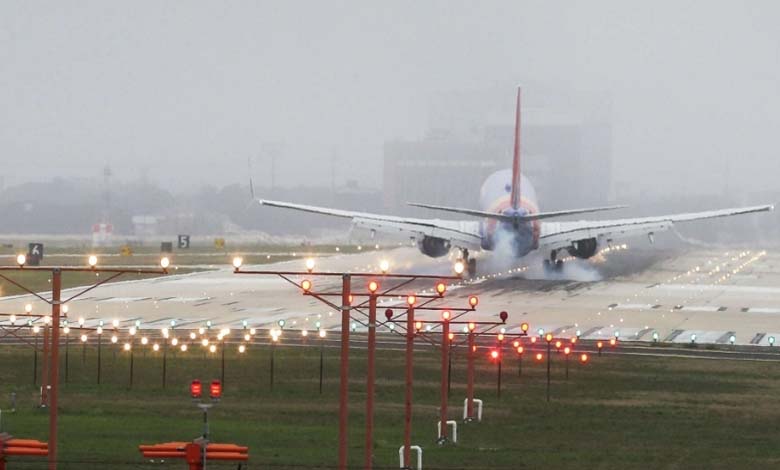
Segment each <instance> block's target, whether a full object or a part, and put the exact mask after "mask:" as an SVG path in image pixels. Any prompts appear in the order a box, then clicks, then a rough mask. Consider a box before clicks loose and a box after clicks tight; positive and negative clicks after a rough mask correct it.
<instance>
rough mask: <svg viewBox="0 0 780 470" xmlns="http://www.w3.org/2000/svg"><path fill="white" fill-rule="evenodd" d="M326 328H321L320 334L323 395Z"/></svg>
mask: <svg viewBox="0 0 780 470" xmlns="http://www.w3.org/2000/svg"><path fill="white" fill-rule="evenodd" d="M326 334H327V333H325V330H322V329H321V330H320V332H319V336H320V395H322V375H323V369H324V366H325V356H324V353H325V335H326Z"/></svg>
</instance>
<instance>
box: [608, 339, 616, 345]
mask: <svg viewBox="0 0 780 470" xmlns="http://www.w3.org/2000/svg"><path fill="white" fill-rule="evenodd" d="M616 344H617V340H616V339H615V338H612V339H610V340H609V345H610V346H612V347H615V345H616Z"/></svg>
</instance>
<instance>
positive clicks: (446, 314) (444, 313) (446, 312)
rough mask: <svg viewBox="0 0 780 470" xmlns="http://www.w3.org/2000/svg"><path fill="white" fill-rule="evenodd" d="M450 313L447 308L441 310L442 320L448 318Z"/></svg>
mask: <svg viewBox="0 0 780 470" xmlns="http://www.w3.org/2000/svg"><path fill="white" fill-rule="evenodd" d="M451 315H452V314H451V313H450V311H449V310H445V311H443V312H441V318H442V320H449V319H450V316H451Z"/></svg>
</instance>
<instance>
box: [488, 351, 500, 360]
mask: <svg viewBox="0 0 780 470" xmlns="http://www.w3.org/2000/svg"><path fill="white" fill-rule="evenodd" d="M490 358H491V359H493V360H494V361H495V360H496V359H498V350H497V349H494V350H492V351H490Z"/></svg>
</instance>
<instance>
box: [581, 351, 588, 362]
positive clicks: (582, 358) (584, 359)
mask: <svg viewBox="0 0 780 470" xmlns="http://www.w3.org/2000/svg"><path fill="white" fill-rule="evenodd" d="M580 362H581V363H583V364H585V363H586V362H588V355H587V354H585V353H582V354H580Z"/></svg>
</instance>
